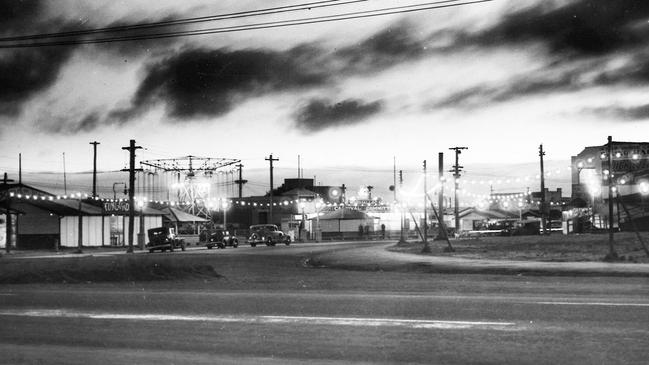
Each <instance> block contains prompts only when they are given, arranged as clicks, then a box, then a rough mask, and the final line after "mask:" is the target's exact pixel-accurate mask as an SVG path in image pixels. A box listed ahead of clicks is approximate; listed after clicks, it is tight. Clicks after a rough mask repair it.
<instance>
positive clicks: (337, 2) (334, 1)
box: [0, 0, 369, 42]
mask: <svg viewBox="0 0 649 365" xmlns="http://www.w3.org/2000/svg"><path fill="white" fill-rule="evenodd" d="M367 1H369V0H349V1H341V0H327V1H316V2H311V3H303V4H295V5H287V6H279V7H273V8H265V9H257V10H248V11H241V12H236V13H227V14H217V15H207V16H201V17H194V18H183V19H175V20H163V21H158V22H151V23H139V24H130V25H120V26H112V27H104V28H95V29H80V30H73V31H66V32H52V33H41V34H30V35H23V36H13V37H0V42H9V41H24V40H34V39H47V38H60V37H72V36H82V35H89V34H97V33H117V32H125V31H130V30H139V29H151V28H161V27H169V26H176V25H186V24H195V23H203V22H212V21H216V20H226V19H237V18H245V17H252V16H261V15H272V14H278V13H285V12H292V11H300V10H311V9H318V8H325V7H331V6H341V5H348V4H353V3H360V2H367Z"/></svg>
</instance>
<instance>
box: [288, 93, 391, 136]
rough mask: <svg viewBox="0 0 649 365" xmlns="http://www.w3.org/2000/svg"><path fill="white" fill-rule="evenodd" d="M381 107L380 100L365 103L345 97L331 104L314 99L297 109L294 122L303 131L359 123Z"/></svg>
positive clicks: (327, 101) (314, 130) (316, 130)
mask: <svg viewBox="0 0 649 365" xmlns="http://www.w3.org/2000/svg"><path fill="white" fill-rule="evenodd" d="M381 109H382V103H381V101H374V102H371V103H365V102H363V101H361V100H356V99H347V100H343V101H341V102H339V103H335V104H333V103H331V102H330V101H329V100H324V99H314V100H310V101H309V102H308V103H307V104H306V105H304V106H302V107H301V108H300V109H299V110H298V112H297V113H296V115H295V122H296V124H297V126H298V128H300V130H302V131H304V132H318V131H321V130H324V129H327V128H332V127H338V126H341V125H350V124H356V123H359V122H361V121H363V120H365V119H366V118H368V117H370V116H372V115H375V114H377V113H378V112H380V111H381Z"/></svg>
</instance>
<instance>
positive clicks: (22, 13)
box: [0, 0, 43, 36]
mask: <svg viewBox="0 0 649 365" xmlns="http://www.w3.org/2000/svg"><path fill="white" fill-rule="evenodd" d="M42 12H43V1H42V0H8V1H2V2H0V34H2V35H3V36H4V35H8V34H15V33H14V31H18V30H21V28H22V31H25V30H28V29H29V27H30V26H31V25H30V23H29V22H28V23H25V21H30V22H31V21H34V20H36V19H38V17H39V16H40V14H41V13H42ZM25 28H26V29H25Z"/></svg>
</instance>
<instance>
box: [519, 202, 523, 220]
mask: <svg viewBox="0 0 649 365" xmlns="http://www.w3.org/2000/svg"><path fill="white" fill-rule="evenodd" d="M518 220H519V221H521V222H522V221H523V202H521V201H519V202H518Z"/></svg>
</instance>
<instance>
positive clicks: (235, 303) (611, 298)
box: [0, 243, 649, 364]
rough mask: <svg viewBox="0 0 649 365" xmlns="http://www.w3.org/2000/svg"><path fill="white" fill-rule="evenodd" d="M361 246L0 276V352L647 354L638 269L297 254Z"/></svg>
mask: <svg viewBox="0 0 649 365" xmlns="http://www.w3.org/2000/svg"><path fill="white" fill-rule="evenodd" d="M356 246H367V245H363V244H349V243H347V244H318V245H292V246H289V247H286V246H277V247H256V248H250V247H243V246H242V247H239V248H236V249H234V248H228V249H226V250H209V251H208V250H204V249H194V250H189V251H187V252H183V253H180V252H174V253H166V254H157V255H166V256H169V258H171V259H174V258H176V257H177V258H180V257H185V258H189V259H193V258H198V257H200V258H201V259H204V258H205V257H207V258H208V259H209V260H210V262H212V263H213V266H214V267H215V269H216V271H217V272H218V273H219V274H220V275H222V277H220V278H196V279H190V280H182V281H157V282H145V283H140V282H137V283H133V282H131V283H88V284H24V285H13V284H12V285H3V286H0V322H1V323H2V325H1V326H0V353H2V354H3V356H2V357H1V358H0V362H1V363H7V364H9V363H11V364H16V363H26V364H33V363H43V364H87V363H94V364H109V363H110V364H115V363H138V364H189V363H193V364H215V363H219V364H242V363H243V364H246V363H252V364H256V363H264V364H300V363H309V364H347V363H371V364H383V363H384V364H392V363H421V364H429V363H444V364H469V363H480V364H491V363H492V364H543V363H547V364H576V363H579V364H582V363H583V364H597V363H599V364H646V363H647V359H648V358H649V346H647V345H648V344H649V342H648V339H649V325H648V324H649V281H648V279H647V278H641V277H640V278H620V277H616V278H607V277H575V278H571V277H548V276H545V277H543V276H534V277H524V276H504V275H475V274H474V275H453V274H431V273H421V272H412V273H407V272H381V271H354V270H337V269H335V268H313V267H309V266H308V265H305V263H306V262H307V260H308V258H309V257H311V256H313V255H317V254H318V253H324V252H331V251H337V252H339V253H340V254H341V255H345V254H347V253H348V252H350V251H348V250H350V249H354V247H356ZM173 255H176V256H173ZM136 257H147V256H146V255H136ZM32 260H38V259H32Z"/></svg>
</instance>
